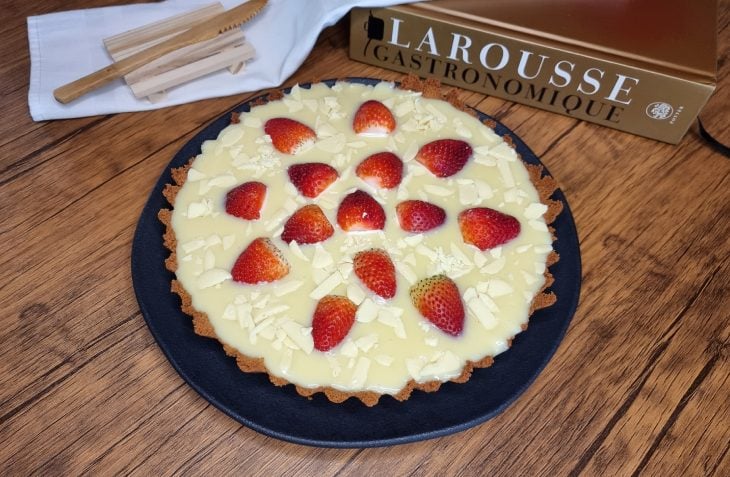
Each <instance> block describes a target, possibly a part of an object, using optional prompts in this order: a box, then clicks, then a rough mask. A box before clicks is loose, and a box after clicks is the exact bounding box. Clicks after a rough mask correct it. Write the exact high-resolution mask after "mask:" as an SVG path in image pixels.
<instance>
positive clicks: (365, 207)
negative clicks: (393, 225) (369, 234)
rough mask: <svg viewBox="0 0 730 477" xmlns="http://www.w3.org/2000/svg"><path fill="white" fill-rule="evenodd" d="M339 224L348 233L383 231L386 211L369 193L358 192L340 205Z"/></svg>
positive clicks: (347, 196)
mask: <svg viewBox="0 0 730 477" xmlns="http://www.w3.org/2000/svg"><path fill="white" fill-rule="evenodd" d="M337 223H338V224H339V226H340V228H341V229H342V230H344V231H346V232H347V231H349V232H356V231H363V230H382V229H383V227H385V211H384V210H383V207H382V206H381V205H380V204H379V203H378V202H377V201H376V200H375V199H373V198H372V197H370V195H368V193H367V192H363V191H361V190H356V191H355V192H352V193H350V194H348V195H346V196H345V198H344V199H343V200H342V203H340V208H339V209H337Z"/></svg>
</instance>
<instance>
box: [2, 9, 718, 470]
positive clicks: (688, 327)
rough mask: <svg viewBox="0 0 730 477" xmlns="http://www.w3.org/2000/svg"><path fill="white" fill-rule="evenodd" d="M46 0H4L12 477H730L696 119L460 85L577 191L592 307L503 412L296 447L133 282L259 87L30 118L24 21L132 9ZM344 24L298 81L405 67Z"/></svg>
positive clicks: (7, 427)
mask: <svg viewBox="0 0 730 477" xmlns="http://www.w3.org/2000/svg"><path fill="white" fill-rule="evenodd" d="M38 3H39V2H23V1H21V0H11V1H6V2H3V5H2V6H1V7H0V12H1V13H0V17H2V18H3V22H2V25H0V30H2V37H3V42H2V46H0V60H1V61H0V79H1V80H0V84H2V86H3V87H2V93H1V98H2V99H1V100H0V101H2V118H3V119H2V121H0V132H1V134H0V161H1V166H0V210H1V211H2V214H3V220H2V225H1V226H0V237H1V238H2V239H1V241H0V243H2V260H1V261H2V267H1V269H2V278H0V290H1V291H0V309H2V310H4V312H3V314H2V318H0V320H1V321H0V323H2V326H0V343H1V344H0V442H2V446H1V447H0V474H3V475H24V474H30V473H33V474H41V475H55V474H63V475H74V474H80V473H87V472H88V473H91V474H112V473H125V474H126V473H132V474H138V475H157V474H163V473H164V474H168V473H194V474H205V475H221V474H227V473H233V472H235V473H236V474H237V475H264V476H273V475H317V476H327V475H369V476H370V475H453V474H460V475H510V476H512V475H550V476H553V475H566V474H570V475H578V474H585V475H599V474H600V475H609V476H613V475H629V474H647V475H664V476H671V475H692V476H696V475H708V476H709V475H717V476H727V475H730V454H728V448H729V446H730V399H728V394H729V393H730V367H729V366H728V349H729V348H728V343H729V341H728V340H729V339H730V338H729V334H730V326H729V323H730V321H729V320H728V318H729V317H730V311H729V310H730V241H729V239H728V237H729V236H730V160H728V158H726V157H723V156H722V155H720V154H718V153H715V152H713V151H712V150H711V149H710V148H709V147H708V146H707V145H706V144H705V143H704V142H703V141H702V140H701V139H699V138H698V136H697V134H696V133H695V132H690V133H689V134H687V136H686V137H685V138H684V140H683V141H682V142H681V144H679V145H678V146H671V145H667V144H662V143H659V142H655V141H652V140H648V139H643V138H640V137H636V136H632V135H629V134H625V133H621V132H618V131H613V130H610V129H606V128H601V127H598V126H595V125H591V124H588V123H584V122H578V121H575V120H573V119H570V118H566V117H562V116H557V115H553V114H549V113H546V112H543V111H539V110H536V109H532V108H529V107H525V106H520V105H517V104H513V103H509V102H505V101H502V100H499V99H496V98H486V97H485V96H483V95H479V94H474V93H463V94H462V98H463V99H465V100H466V101H467V103H468V104H470V105H472V106H476V107H478V108H479V109H481V110H482V111H485V112H488V113H490V114H492V115H494V116H496V117H497V118H498V119H499V120H500V121H502V122H504V124H506V125H507V126H508V127H510V128H511V129H513V130H514V131H515V132H516V133H517V134H518V135H520V136H521V137H522V138H523V139H524V140H525V141H526V142H527V143H528V144H529V145H530V146H531V148H532V149H533V150H534V151H535V152H536V153H537V155H538V156H539V157H541V158H542V161H543V162H544V163H545V164H546V165H547V166H548V168H549V169H550V170H551V171H552V173H553V174H554V176H555V177H556V178H557V179H558V181H559V182H560V184H561V186H562V189H563V190H564V191H565V193H566V195H567V197H568V199H569V201H570V204H571V206H572V209H573V212H574V216H575V219H576V221H577V225H578V230H579V234H580V239H581V241H580V247H581V253H582V258H583V266H584V271H583V289H582V300H581V304H580V306H579V308H578V312H577V314H576V315H575V318H574V319H573V322H572V324H571V326H570V329H569V330H568V333H567V335H566V337H565V339H564V341H563V343H562V345H561V346H560V348H559V350H558V352H557V354H556V355H555V357H554V358H553V359H552V361H551V362H550V364H549V365H548V366H547V368H546V369H545V371H544V372H543V373H542V374H541V375H540V376H539V378H538V379H537V381H536V382H535V383H534V385H533V386H532V387H531V388H530V389H529V390H528V391H527V392H526V393H525V394H524V395H522V396H521V397H520V398H519V400H518V401H517V402H516V403H515V404H514V405H512V406H511V407H510V408H509V409H507V410H506V411H505V412H504V413H502V414H501V415H500V416H498V417H496V418H495V419H493V420H491V421H488V422H486V423H484V424H482V425H480V426H478V427H476V428H473V429H471V430H468V431H465V432H461V433H459V434H456V435H452V436H449V437H444V438H439V439H434V440H429V441H425V442H419V443H414V444H409V445H402V446H396V447H389V448H376V449H343V450H337V449H318V448H312V447H305V446H299V445H294V444H289V443H285V442H281V441H278V440H275V439H272V438H268V437H265V436H263V435H261V434H258V433H256V432H254V431H252V430H250V429H248V428H246V427H243V426H241V425H240V424H238V423H237V422H235V421H233V420H232V419H230V418H228V417H227V416H225V415H224V414H223V413H222V412H220V411H218V410H217V409H216V408H214V407H213V406H212V405H210V404H209V403H208V402H206V401H205V400H204V399H202V398H201V397H200V396H198V395H197V394H196V393H195V391H193V390H192V389H191V388H190V387H189V386H188V385H186V384H185V383H184V382H183V381H182V379H181V378H180V377H179V376H178V374H177V373H176V372H175V371H174V370H173V368H172V367H171V366H170V365H169V363H168V362H167V360H166V359H165V357H164V356H163V354H162V352H161V351H160V349H159V348H158V347H157V345H156V344H155V341H154V340H153V339H152V336H151V335H150V332H149V331H148V329H147V326H146V325H145V322H144V320H143V318H142V315H141V314H140V311H139V308H138V305H137V302H136V300H135V297H134V293H133V291H132V281H131V277H130V266H129V263H130V251H131V241H132V236H133V233H134V230H135V224H136V221H137V219H138V217H139V214H140V211H141V209H142V206H143V204H144V202H145V200H146V198H147V195H148V193H149V191H150V190H151V188H152V185H153V184H154V182H155V181H156V180H157V177H158V176H159V175H160V173H161V172H162V170H163V168H164V167H165V165H166V164H167V163H168V161H169V160H170V159H171V158H172V156H173V155H174V154H175V152H176V151H177V150H178V149H179V148H180V147H181V146H182V145H183V144H184V143H185V142H186V141H187V140H188V139H189V138H190V137H192V136H193V135H194V134H195V133H196V132H197V131H199V130H200V129H201V127H202V126H203V125H205V124H207V123H208V122H209V121H211V120H213V119H214V118H216V117H218V116H219V115H221V114H222V113H224V112H225V111H227V110H228V109H230V108H231V107H233V106H234V105H236V104H237V103H239V102H241V101H243V100H245V99H246V98H248V97H249V96H250V95H239V96H234V97H230V98H222V99H216V100H209V101H203V102H199V103H195V104H189V105H184V106H178V107H174V108H169V109H163V110H158V111H151V112H146V113H134V114H117V115H108V116H102V117H91V118H82V119H74V120H65V121H51V122H42V123H34V122H32V121H31V119H30V116H29V114H28V108H27V102H26V97H27V92H28V87H27V84H28V68H29V59H28V52H27V39H26V27H25V17H26V16H27V15H31V14H40V13H46V12H50V11H60V10H65V9H71V8H77V7H84V6H101V5H104V4H111V3H115V2H113V1H112V0H87V1H82V0H74V1H61V0H49V1H46V2H43V4H42V5H38ZM116 3H118V2H116ZM720 3H721V16H720V22H719V28H720V30H719V34H720V51H719V53H718V54H719V58H720V60H719V61H720V62H719V65H720V67H719V72H718V74H719V77H720V81H719V86H718V91H717V93H716V95H715V97H714V98H713V100H712V103H711V104H710V106H709V107H708V113H712V115H713V116H714V118H715V123H716V126H719V127H718V130H724V134H725V139H726V140H727V139H728V136H727V130H728V129H730V118H729V117H728V116H730V115H728V114H726V115H725V116H724V118H723V117H722V115H721V112H720V110H721V108H722V107H723V106H724V107H725V108H726V109H728V107H729V106H730V61H728V58H729V57H730V1H729V0H723V1H721V2H720ZM346 33H347V27H346V24H345V23H340V24H338V25H337V26H336V27H333V28H331V29H328V30H327V31H325V32H324V33H323V34H322V36H321V37H320V40H319V42H318V43H317V46H316V48H315V50H314V51H313V52H312V54H311V56H310V58H309V60H308V61H307V62H306V63H305V65H304V66H303V67H302V68H301V69H300V70H299V71H298V72H297V73H296V74H295V75H294V76H293V77H292V78H290V79H289V80H288V81H287V84H289V85H290V84H294V83H295V82H298V81H302V82H304V81H308V80H311V79H313V78H319V77H337V76H345V75H362V76H375V77H381V78H385V79H396V78H398V77H399V76H398V75H396V74H394V73H391V72H389V71H385V70H381V69H378V68H374V67H368V66H365V65H362V64H358V63H355V62H352V61H349V60H348V58H347V35H346ZM713 111H714V112H713ZM723 122H724V124H722V123H723ZM406 405H407V404H406Z"/></svg>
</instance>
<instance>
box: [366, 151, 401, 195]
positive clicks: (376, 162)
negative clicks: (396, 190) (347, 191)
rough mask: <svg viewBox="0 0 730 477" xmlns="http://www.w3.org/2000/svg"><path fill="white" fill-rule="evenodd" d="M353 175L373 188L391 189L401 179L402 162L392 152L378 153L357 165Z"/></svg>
mask: <svg viewBox="0 0 730 477" xmlns="http://www.w3.org/2000/svg"><path fill="white" fill-rule="evenodd" d="M355 174H357V176H358V177H359V178H360V179H362V180H364V181H365V182H367V183H368V184H370V185H372V186H373V187H382V188H383V189H392V188H393V187H398V184H400V181H401V179H403V161H401V160H400V158H398V156H396V155H395V154H393V153H392V152H378V153H375V154H372V155H370V156H368V157H366V158H365V159H364V160H363V161H362V162H361V163H360V164H358V166H357V169H355Z"/></svg>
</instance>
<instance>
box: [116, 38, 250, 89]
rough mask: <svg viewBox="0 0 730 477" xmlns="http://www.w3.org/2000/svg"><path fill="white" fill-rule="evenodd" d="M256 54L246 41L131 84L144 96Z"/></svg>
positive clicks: (132, 87)
mask: <svg viewBox="0 0 730 477" xmlns="http://www.w3.org/2000/svg"><path fill="white" fill-rule="evenodd" d="M253 56H254V50H253V47H252V46H251V45H250V44H248V43H244V44H243V45H241V46H236V47H233V48H228V49H225V50H223V51H221V52H219V53H216V54H214V55H210V56H207V57H205V58H203V59H201V60H198V61H194V62H192V63H187V64H185V65H183V66H180V67H179V68H175V69H174V70H170V71H166V72H164V73H159V74H156V75H155V76H152V77H149V78H146V79H143V80H140V81H137V82H135V83H132V84H130V85H129V87H130V88H131V89H132V92H133V93H134V95H135V96H136V97H137V98H144V97H146V96H148V95H150V94H154V93H157V92H158V91H166V90H167V89H169V88H172V87H175V86H178V85H180V84H183V83H187V82H188V81H191V80H194V79H195V78H199V77H200V76H202V75H206V74H209V73H213V72H215V71H218V70H221V69H224V68H227V67H228V66H229V65H231V64H236V63H238V62H240V61H248V60H250V59H251V58H253Z"/></svg>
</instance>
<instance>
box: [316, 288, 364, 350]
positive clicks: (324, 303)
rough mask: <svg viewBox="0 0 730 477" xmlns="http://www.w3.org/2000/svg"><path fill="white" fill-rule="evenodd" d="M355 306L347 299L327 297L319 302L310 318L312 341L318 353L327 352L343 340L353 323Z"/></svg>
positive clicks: (334, 296)
mask: <svg viewBox="0 0 730 477" xmlns="http://www.w3.org/2000/svg"><path fill="white" fill-rule="evenodd" d="M356 312H357V305H355V304H354V303H353V302H351V301H350V300H349V299H348V298H347V297H344V296H338V295H327V296H325V297H323V298H322V299H321V300H319V303H317V308H316V309H315V310H314V316H313V317H312V339H313V340H314V347H315V348H316V349H317V350H319V351H329V350H331V349H332V348H334V347H335V346H337V345H338V344H340V343H341V342H342V340H344V339H345V336H347V333H349V332H350V328H352V325H353V324H354V323H355V313H356Z"/></svg>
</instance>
